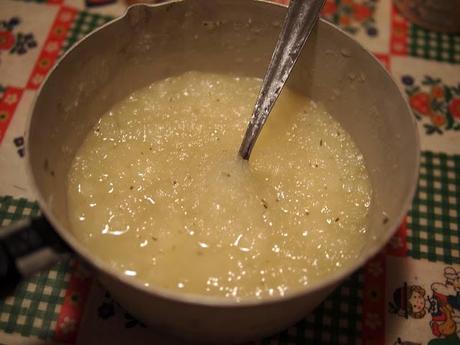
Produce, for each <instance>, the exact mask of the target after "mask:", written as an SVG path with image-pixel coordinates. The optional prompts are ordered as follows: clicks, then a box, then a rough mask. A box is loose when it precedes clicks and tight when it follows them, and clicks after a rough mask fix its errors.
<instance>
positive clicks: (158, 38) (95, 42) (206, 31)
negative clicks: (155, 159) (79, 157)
mask: <svg viewBox="0 0 460 345" xmlns="http://www.w3.org/2000/svg"><path fill="white" fill-rule="evenodd" d="M285 12H286V9H285V8H283V7H281V6H276V5H273V4H268V3H265V2H261V1H247V0H214V1H206V0H194V1H177V2H172V3H169V4H166V5H161V6H146V5H138V6H134V7H131V8H130V10H129V11H128V13H127V14H126V16H125V17H124V18H122V19H119V20H116V21H115V22H113V23H111V24H110V25H108V26H106V27H104V28H103V29H101V30H99V31H97V32H96V33H94V34H92V35H91V36H90V37H88V38H86V39H85V40H84V41H83V42H81V43H80V44H78V45H77V46H76V47H75V48H74V49H72V50H71V51H70V52H69V53H68V54H67V55H66V56H65V57H64V59H63V60H62V61H61V62H60V63H59V64H58V66H57V67H56V68H55V70H54V71H53V72H52V74H51V75H50V76H49V78H48V79H47V80H46V83H45V84H44V86H43V88H42V90H41V92H40V94H39V97H38V99H37V101H36V104H35V108H34V110H33V114H32V117H31V122H30V128H29V133H28V135H29V137H28V153H29V161H30V169H31V173H32V177H33V179H34V182H35V183H36V187H37V189H38V195H39V200H40V201H41V206H42V208H43V210H44V212H45V213H46V214H47V215H48V216H49V217H50V218H51V220H52V221H53V223H54V225H56V227H57V229H58V231H59V232H60V233H61V234H62V235H63V236H64V237H65V238H66V239H67V240H68V241H70V242H71V244H72V245H73V246H74V247H75V249H77V251H79V252H80V254H82V253H83V255H84V256H87V258H89V259H91V260H93V259H94V258H93V257H92V256H91V255H90V254H89V253H87V252H85V251H84V249H82V248H79V245H78V243H76V242H75V241H74V240H73V239H72V238H73V236H72V234H71V232H70V230H69V226H68V220H67V202H66V190H67V188H66V175H67V171H68V168H69V164H70V162H71V161H72V158H73V156H74V154H75V151H76V150H77V148H78V147H79V145H80V143H81V142H82V140H83V139H84V137H85V135H86V133H87V132H88V131H89V129H90V128H91V127H92V126H93V125H94V124H95V122H96V121H97V120H98V117H99V116H100V115H101V114H102V113H103V112H104V111H106V110H107V109H108V108H109V107H110V106H111V105H112V104H114V103H115V102H117V101H118V100H120V99H121V98H123V97H125V96H126V95H128V94H129V93H131V92H132V91H133V90H135V89H137V88H140V87H143V86H145V85H147V84H149V83H151V82H152V81H154V80H157V79H161V78H164V77H167V76H171V75H175V74H180V73H182V72H185V71H189V70H203V71H211V72H223V73H233V74H240V75H245V76H256V77H263V74H264V72H265V69H266V66H267V65H268V61H269V58H270V57H271V52H272V50H273V48H274V45H275V42H276V39H277V37H278V34H279V31H280V28H281V27H280V26H281V23H282V20H283V17H284V14H285ZM289 86H290V87H292V88H294V89H296V90H297V91H298V92H301V93H302V94H305V95H306V96H308V97H310V98H312V99H313V100H315V101H319V102H321V103H323V104H324V105H325V106H326V108H327V109H328V111H329V112H330V113H331V114H332V115H333V116H334V117H335V118H336V119H337V120H338V121H339V122H340V123H341V124H342V125H343V126H344V127H345V129H346V130H347V131H348V132H349V133H350V134H351V135H352V137H353V138H354V140H355V142H356V144H357V145H358V147H359V148H360V150H361V151H362V153H363V155H364V158H365V161H366V164H367V167H368V170H369V174H370V179H371V183H372V187H373V202H372V207H371V210H370V213H369V224H370V229H371V232H372V234H371V235H372V236H371V240H369V241H368V243H367V244H366V246H365V248H364V250H363V253H362V260H365V259H366V258H368V257H369V256H370V255H372V254H374V253H375V252H376V251H377V250H378V249H380V248H381V247H382V246H383V245H384V243H385V242H386V241H387V240H388V238H389V236H390V235H391V233H392V231H393V230H394V229H395V227H396V226H397V224H398V222H399V221H400V220H401V218H402V215H403V214H404V213H405V211H407V209H408V207H409V204H410V200H411V197H412V194H413V191H414V186H415V182H416V178H417V171H418V138H417V133H416V130H415V126H414V122H413V119H412V116H411V113H410V110H409V108H408V106H407V104H406V102H405V100H404V99H403V97H402V95H401V94H400V92H399V90H398V88H397V87H396V85H395V83H394V82H393V80H392V79H391V77H390V76H389V75H388V74H387V73H386V72H385V70H384V68H383V67H382V66H381V65H380V64H379V63H378V62H377V61H376V60H375V59H374V58H373V57H372V56H371V55H370V54H369V53H368V52H367V51H366V50H365V49H363V48H362V47H361V46H360V45H359V44H357V43H356V42H355V41H354V40H353V39H351V38H350V37H348V36H347V35H346V34H344V33H343V32H341V31H340V30H338V29H337V28H335V27H333V26H332V25H330V24H328V23H326V22H324V21H320V23H319V25H318V27H317V29H316V30H315V31H314V32H313V34H312V36H311V38H310V40H309V42H308V43H307V45H306V47H305V49H304V52H303V54H302V56H301V58H300V60H299V62H298V64H297V66H296V67H295V70H294V72H293V74H292V76H291V78H290V80H289ZM249 116H250V114H248V118H249ZM237 149H238V148H235V152H236V150H237ZM362 260H361V261H360V262H362ZM358 264H359V262H357V265H358Z"/></svg>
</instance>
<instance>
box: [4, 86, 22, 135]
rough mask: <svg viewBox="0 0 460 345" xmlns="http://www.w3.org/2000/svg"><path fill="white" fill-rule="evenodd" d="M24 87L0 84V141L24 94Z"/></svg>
mask: <svg viewBox="0 0 460 345" xmlns="http://www.w3.org/2000/svg"><path fill="white" fill-rule="evenodd" d="M22 91H23V90H22V89H19V88H15V87H3V86H1V85H0V143H1V142H2V140H3V137H4V136H5V133H6V130H7V128H8V126H9V124H10V123H11V120H12V118H13V115H14V112H15V110H16V107H17V105H18V103H19V100H20V99H21V96H22Z"/></svg>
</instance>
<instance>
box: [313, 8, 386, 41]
mask: <svg viewBox="0 0 460 345" xmlns="http://www.w3.org/2000/svg"><path fill="white" fill-rule="evenodd" d="M377 3H378V0H341V1H340V0H327V2H326V4H325V5H324V8H323V12H322V14H323V16H324V17H325V18H326V19H328V20H329V21H331V22H333V23H335V24H339V25H340V26H341V27H342V29H344V30H346V31H348V32H350V33H356V32H358V31H359V30H362V29H364V30H365V32H366V33H367V35H368V36H371V37H373V36H376V35H377V34H378V31H377V26H376V23H375V19H374V14H375V10H376V7H377Z"/></svg>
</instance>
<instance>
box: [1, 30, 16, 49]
mask: <svg viewBox="0 0 460 345" xmlns="http://www.w3.org/2000/svg"><path fill="white" fill-rule="evenodd" d="M14 41H15V40H14V36H13V34H12V33H11V32H9V31H0V50H10V49H11V48H12V47H13V45H14Z"/></svg>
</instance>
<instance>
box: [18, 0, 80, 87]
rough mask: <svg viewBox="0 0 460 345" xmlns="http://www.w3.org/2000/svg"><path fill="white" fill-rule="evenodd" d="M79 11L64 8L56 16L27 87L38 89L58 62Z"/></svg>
mask: <svg viewBox="0 0 460 345" xmlns="http://www.w3.org/2000/svg"><path fill="white" fill-rule="evenodd" d="M76 13H77V11H76V10H75V9H73V8H70V7H65V6H62V7H61V8H60V10H59V13H58V14H57V15H56V18H55V20H54V23H53V25H52V27H51V29H50V32H49V34H48V37H47V39H46V41H45V44H44V46H43V49H42V51H41V53H40V56H39V57H38V60H37V63H36V64H35V67H34V70H33V72H32V74H31V76H30V79H29V82H28V84H27V87H28V88H29V89H37V88H38V87H39V86H40V84H41V82H42V81H43V79H44V78H45V76H46V74H47V73H48V71H49V70H50V69H51V67H52V66H53V65H54V63H55V62H56V60H57V58H58V56H59V52H60V49H61V46H62V44H63V42H64V40H65V38H66V35H67V32H68V31H69V29H70V26H71V25H72V21H73V18H75V15H76Z"/></svg>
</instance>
